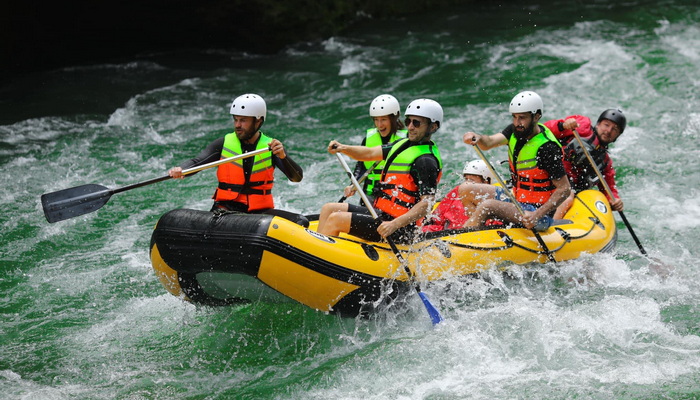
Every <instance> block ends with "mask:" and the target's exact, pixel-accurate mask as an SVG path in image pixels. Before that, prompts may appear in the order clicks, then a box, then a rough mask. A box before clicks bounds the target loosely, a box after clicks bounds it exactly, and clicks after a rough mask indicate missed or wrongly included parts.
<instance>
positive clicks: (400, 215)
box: [318, 99, 443, 243]
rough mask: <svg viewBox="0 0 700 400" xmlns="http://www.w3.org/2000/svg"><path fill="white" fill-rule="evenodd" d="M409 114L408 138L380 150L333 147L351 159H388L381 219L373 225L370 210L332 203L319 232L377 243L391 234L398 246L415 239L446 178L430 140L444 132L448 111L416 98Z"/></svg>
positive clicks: (381, 185) (377, 203)
mask: <svg viewBox="0 0 700 400" xmlns="http://www.w3.org/2000/svg"><path fill="white" fill-rule="evenodd" d="M405 115H406V120H405V124H406V128H407V129H408V137H407V138H405V139H400V140H398V141H396V142H393V143H389V144H386V145H383V146H378V147H365V146H349V145H344V144H340V143H338V142H336V141H335V140H333V141H331V142H330V144H329V145H328V152H329V153H331V154H335V153H342V154H346V155H348V156H350V157H351V158H353V159H355V160H358V161H375V160H385V165H384V169H383V170H382V173H381V179H380V181H379V182H378V183H377V184H376V185H375V190H374V192H373V194H374V197H375V199H374V204H373V205H374V208H375V209H376V211H377V213H378V214H379V217H380V218H379V220H374V218H372V216H371V215H370V214H369V212H368V210H367V208H365V207H361V206H357V205H352V204H347V203H328V204H325V205H324V206H323V208H322V209H321V214H320V216H319V224H318V232H319V233H322V234H324V235H330V236H338V235H339V234H340V233H341V232H344V233H349V234H351V235H353V236H357V237H360V238H363V239H365V240H370V241H375V242H377V241H380V240H381V238H385V237H388V236H389V235H392V234H393V236H392V238H394V240H396V241H397V242H401V243H409V242H411V241H412V240H413V238H414V236H415V235H416V233H417V229H416V226H415V223H416V221H417V220H419V219H421V218H423V217H425V216H426V215H427V214H428V212H429V211H430V208H431V207H430V206H431V204H432V203H433V201H434V197H435V192H436V189H437V185H438V182H440V177H441V176H442V159H441V158H440V151H439V150H438V148H437V145H435V143H433V142H432V141H431V140H430V138H431V135H432V134H434V133H435V132H436V131H437V130H438V129H439V128H440V124H441V123H442V118H443V111H442V106H440V104H439V103H438V102H436V101H434V100H430V99H417V100H414V101H412V102H411V103H410V104H409V105H408V107H406V112H405Z"/></svg>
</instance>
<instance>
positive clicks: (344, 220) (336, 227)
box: [318, 211, 352, 236]
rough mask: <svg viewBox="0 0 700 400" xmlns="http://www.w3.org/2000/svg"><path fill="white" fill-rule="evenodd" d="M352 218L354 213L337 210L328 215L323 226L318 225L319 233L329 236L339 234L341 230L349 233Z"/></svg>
mask: <svg viewBox="0 0 700 400" xmlns="http://www.w3.org/2000/svg"><path fill="white" fill-rule="evenodd" d="M351 219H352V213H350V212H347V211H336V212H334V213H331V214H330V215H328V218H326V223H325V224H323V228H321V226H320V225H319V226H318V233H321V234H323V235H328V236H338V235H340V232H345V233H348V232H350V221H351Z"/></svg>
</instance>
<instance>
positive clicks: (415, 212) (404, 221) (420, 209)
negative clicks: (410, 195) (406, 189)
mask: <svg viewBox="0 0 700 400" xmlns="http://www.w3.org/2000/svg"><path fill="white" fill-rule="evenodd" d="M434 199H435V196H433V195H425V196H421V198H420V201H419V202H418V203H416V205H415V206H413V207H412V208H411V209H410V210H408V212H407V213H406V214H404V215H402V216H400V217H398V218H396V219H394V220H391V221H384V222H382V224H381V225H379V228H377V232H378V233H379V234H380V235H381V236H382V237H387V236H389V235H391V234H392V233H394V232H396V230H398V229H399V228H403V227H404V226H406V225H408V224H411V223H413V222H416V221H418V220H419V219H421V218H423V217H425V216H426V215H428V213H429V212H430V205H431V204H433V203H434Z"/></svg>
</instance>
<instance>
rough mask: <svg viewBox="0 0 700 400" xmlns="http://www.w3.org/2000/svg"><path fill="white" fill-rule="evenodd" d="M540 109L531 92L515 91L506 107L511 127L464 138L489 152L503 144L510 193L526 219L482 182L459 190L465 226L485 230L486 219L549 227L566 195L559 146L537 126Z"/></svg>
mask: <svg viewBox="0 0 700 400" xmlns="http://www.w3.org/2000/svg"><path fill="white" fill-rule="evenodd" d="M543 108H544V105H543V102H542V99H541V98H540V96H539V95H538V94H537V93H535V92H531V91H525V92H521V93H518V94H517V95H516V96H515V97H514V98H513V100H512V101H511V103H510V107H509V111H510V113H511V115H512V118H513V123H512V124H511V125H509V126H508V127H506V129H504V130H503V131H502V132H501V133H496V134H494V135H491V136H485V135H478V134H476V133H474V132H467V133H465V134H464V137H463V141H464V143H466V144H469V145H472V146H479V148H481V149H482V150H488V149H491V148H494V147H497V146H501V145H508V161H509V164H510V173H511V178H512V181H513V192H514V195H515V199H516V201H518V202H519V203H520V206H521V208H522V209H523V211H524V214H525V215H521V214H520V211H519V210H518V209H517V207H516V206H515V205H514V204H512V203H511V202H510V198H509V197H508V196H507V194H506V193H505V192H504V190H508V189H506V188H502V187H496V186H492V185H483V184H467V183H463V184H462V185H461V186H460V189H459V194H460V196H461V198H462V204H464V207H465V209H466V210H467V214H469V215H471V218H469V220H468V221H467V224H466V225H465V226H466V227H477V226H479V227H481V226H484V223H485V221H486V220H487V219H488V218H497V219H500V220H502V221H504V222H505V223H517V224H521V225H523V226H524V227H526V228H528V229H533V228H534V229H537V230H546V229H547V228H549V226H550V225H551V223H552V215H553V214H554V212H555V210H556V208H557V206H559V205H560V204H561V203H563V202H564V200H566V198H567V197H568V196H569V193H570V192H571V186H570V184H569V179H568V178H567V176H566V171H565V170H564V165H563V163H562V150H561V144H560V143H559V141H558V140H557V139H556V138H555V137H554V135H553V134H552V132H551V131H550V130H549V128H547V127H546V126H545V125H543V124H540V123H539V120H540V118H541V117H542V110H543Z"/></svg>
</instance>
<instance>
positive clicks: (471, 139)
mask: <svg viewBox="0 0 700 400" xmlns="http://www.w3.org/2000/svg"><path fill="white" fill-rule="evenodd" d="M462 141H463V142H464V143H466V144H470V145H472V146H474V145H478V146H479V148H480V149H481V150H489V149H492V148H494V147H498V146H502V145H504V144H507V143H508V140H507V139H506V137H505V135H504V134H503V133H500V132H499V133H496V134H494V135H491V136H486V135H479V134H477V133H474V132H467V133H465V134H464V136H462Z"/></svg>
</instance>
